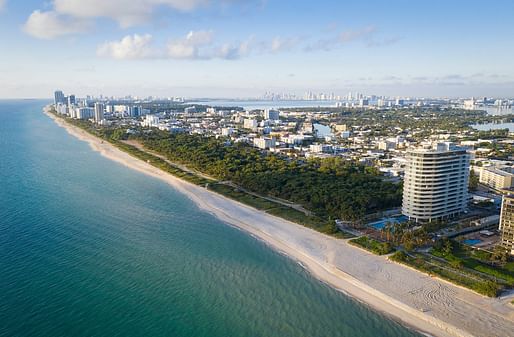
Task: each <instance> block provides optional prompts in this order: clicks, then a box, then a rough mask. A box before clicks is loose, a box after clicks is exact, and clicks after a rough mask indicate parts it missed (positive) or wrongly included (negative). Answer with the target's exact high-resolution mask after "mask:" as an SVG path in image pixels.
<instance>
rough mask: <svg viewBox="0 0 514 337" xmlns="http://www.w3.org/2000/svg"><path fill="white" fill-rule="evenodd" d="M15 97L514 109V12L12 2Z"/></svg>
mask: <svg viewBox="0 0 514 337" xmlns="http://www.w3.org/2000/svg"><path fill="white" fill-rule="evenodd" d="M0 8H1V9H0V18H2V21H1V23H0V27H1V29H0V38H1V39H2V41H4V44H5V45H7V46H8V48H5V49H4V52H3V53H2V54H1V56H0V60H1V61H2V62H1V63H0V64H1V66H0V74H1V76H0V83H1V85H2V88H3V90H2V92H1V94H0V97H1V98H42V97H44V98H46V97H48V92H51V91H52V90H53V89H54V88H55V87H61V88H65V89H66V90H68V91H73V92H76V93H77V94H78V95H87V94H92V95H99V94H101V93H105V94H108V95H122V94H132V95H136V96H149V95H155V96H163V97H166V96H186V97H213V98H216V97H224V98H237V97H258V96H261V95H262V94H263V93H264V92H265V91H273V92H292V93H297V94H302V93H304V92H305V91H315V92H335V93H336V94H338V95H344V94H346V93H347V92H348V91H359V92H363V93H365V94H378V95H390V96H418V97H427V96H437V97H471V96H489V97H491V96H492V97H511V96H512V92H514V69H512V66H511V65H510V55H511V54H512V51H513V50H512V49H513V48H514V47H513V46H512V44H511V43H509V41H510V40H511V39H512V38H511V36H512V34H513V33H514V28H513V26H512V24H511V21H509V19H510V18H509V13H511V12H512V10H513V9H514V4H512V3H510V2H508V1H497V2H495V3H486V2H484V1H467V2H464V1H454V2H452V3H451V4H447V3H443V2H442V1H435V2H434V1H431V2H424V3H417V4H415V5H412V4H410V3H408V2H406V1H394V2H389V3H388V4H383V3H380V2H379V1H368V2H366V3H365V4H356V3H353V2H341V3H340V2H336V1H323V2H321V3H320V2H317V3H314V2H301V3H298V2H290V1H284V2H278V1H273V0H268V1H260V0H255V1H228V0H227V1H208V0H193V1H180V0H162V1H157V0H138V1H125V0H116V1H110V2H109V3H107V4H105V3H103V2H100V1H90V2H88V3H87V4H85V3H84V2H83V1H78V0H55V1H52V2H44V1H37V0H30V1H24V2H23V3H21V2H15V1H12V0H6V1H0Z"/></svg>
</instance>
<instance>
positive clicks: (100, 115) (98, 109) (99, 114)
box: [95, 102, 105, 123]
mask: <svg viewBox="0 0 514 337" xmlns="http://www.w3.org/2000/svg"><path fill="white" fill-rule="evenodd" d="M104 110H105V105H104V104H102V103H99V102H97V103H95V122H96V123H100V122H101V121H102V120H103V119H104Z"/></svg>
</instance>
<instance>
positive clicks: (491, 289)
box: [390, 252, 504, 297]
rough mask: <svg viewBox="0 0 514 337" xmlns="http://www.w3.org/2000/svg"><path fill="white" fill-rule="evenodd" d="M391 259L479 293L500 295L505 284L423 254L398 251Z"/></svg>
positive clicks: (491, 295) (493, 295) (490, 295)
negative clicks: (431, 259)
mask: <svg viewBox="0 0 514 337" xmlns="http://www.w3.org/2000/svg"><path fill="white" fill-rule="evenodd" d="M390 259H391V260H393V261H396V262H399V263H403V264H406V265H408V266H411V267H413V268H415V269H418V270H420V271H423V272H425V273H427V274H429V275H436V276H438V277H440V278H442V279H445V280H447V281H450V282H452V283H455V284H458V285H461V286H463V287H466V288H469V289H471V290H474V291H476V292H477V293H479V294H482V295H486V296H489V297H496V296H498V295H499V294H500V293H501V291H502V290H503V288H504V287H503V286H502V285H501V284H500V283H498V282H496V281H493V280H490V279H487V278H484V277H483V276H482V277H480V275H477V274H470V273H468V272H466V270H463V269H459V268H454V267H452V266H451V265H450V264H449V263H448V264H443V263H440V262H436V261H429V260H428V259H427V257H425V256H424V255H422V254H415V255H414V256H410V255H407V254H405V253H404V252H397V253H395V254H394V255H392V256H391V257H390Z"/></svg>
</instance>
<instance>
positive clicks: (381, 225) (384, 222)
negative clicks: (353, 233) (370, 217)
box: [368, 215, 409, 230]
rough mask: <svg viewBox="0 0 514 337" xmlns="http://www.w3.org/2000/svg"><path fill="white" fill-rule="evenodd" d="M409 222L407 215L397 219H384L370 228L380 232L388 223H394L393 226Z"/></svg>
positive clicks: (373, 223)
mask: <svg viewBox="0 0 514 337" xmlns="http://www.w3.org/2000/svg"><path fill="white" fill-rule="evenodd" d="M407 220H409V218H408V217H406V216H405V215H400V216H397V217H390V218H384V219H381V220H379V221H375V222H372V223H370V224H369V225H368V226H371V227H373V228H375V229H378V230H380V229H382V228H384V227H385V225H386V223H388V222H390V223H393V224H399V223H402V222H405V221H407Z"/></svg>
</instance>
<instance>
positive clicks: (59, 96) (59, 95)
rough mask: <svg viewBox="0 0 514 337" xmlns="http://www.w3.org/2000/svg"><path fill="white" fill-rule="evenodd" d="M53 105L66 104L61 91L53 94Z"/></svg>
mask: <svg viewBox="0 0 514 337" xmlns="http://www.w3.org/2000/svg"><path fill="white" fill-rule="evenodd" d="M54 103H55V105H57V104H59V103H61V104H65V103H66V99H65V98H64V94H63V92H62V91H60V90H57V91H56V92H55V93H54Z"/></svg>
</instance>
